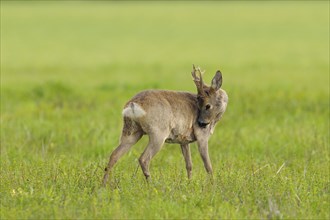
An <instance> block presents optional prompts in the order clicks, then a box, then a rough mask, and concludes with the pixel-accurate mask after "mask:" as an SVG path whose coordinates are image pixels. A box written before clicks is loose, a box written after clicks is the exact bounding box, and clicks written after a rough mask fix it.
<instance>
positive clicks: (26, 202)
mask: <svg viewBox="0 0 330 220" xmlns="http://www.w3.org/2000/svg"><path fill="white" fill-rule="evenodd" d="M192 64H195V65H200V66H201V68H202V69H205V70H206V74H205V79H206V81H208V82H209V81H210V80H211V79H212V77H213V75H214V73H215V71H216V70H217V69H220V70H221V71H222V73H223V78H224V82H223V89H225V90H226V91H227V93H228V95H229V105H228V109H227V112H226V113H225V115H224V118H223V120H222V121H221V122H220V124H219V125H218V127H217V128H216V130H215V133H214V135H213V136H212V137H211V139H210V143H209V144H210V155H211V160H212V162H213V166H214V168H215V174H214V176H215V180H214V181H215V182H214V184H210V183H209V182H207V181H206V182H204V180H205V179H206V174H205V172H204V167H203V165H202V162H201V159H200V158H199V155H198V151H197V149H196V147H195V145H193V146H192V154H193V155H192V156H193V162H194V171H193V172H194V174H193V175H194V179H193V181H192V182H187V181H186V180H185V179H186V177H185V168H184V163H183V159H182V156H181V153H180V148H179V147H178V146H175V145H165V147H164V148H163V150H162V151H161V152H160V153H159V154H158V155H157V156H156V158H155V159H154V160H153V161H152V164H151V174H152V176H153V180H154V185H151V186H149V187H148V186H146V185H144V179H143V175H142V173H141V172H140V171H139V172H138V173H137V174H135V173H136V168H137V165H138V162H137V158H138V157H139V155H140V154H141V153H142V151H143V149H144V146H145V144H146V139H143V140H142V141H141V142H140V143H138V144H137V146H136V147H134V148H133V149H132V150H131V151H130V152H129V153H128V154H127V155H125V156H124V157H123V158H122V159H121V160H120V161H119V163H118V165H117V166H116V167H115V170H114V180H113V181H114V182H115V185H116V186H117V187H114V188H111V189H107V190H101V189H99V183H100V180H101V178H102V175H103V168H104V166H105V164H106V163H107V159H108V155H109V154H110V152H111V151H112V150H113V149H114V147H116V145H117V143H118V139H119V135H120V130H121V126H122V122H121V110H122V107H123V105H124V104H125V102H126V101H127V100H128V99H129V98H130V97H132V96H133V95H134V94H136V93H137V92H139V91H141V90H143V89H171V90H185V91H190V92H195V90H196V89H195V87H194V84H193V83H192V80H191V76H190V72H191V68H192ZM0 120H1V194H0V197H1V218H193V217H194V218H329V212H328V211H327V210H328V206H329V160H330V159H329V158H330V157H329V2H327V1H299V2H298V1H297V2H294V1H290V2H285V1H271V2H254V1H248V2H236V1H234V2H229V1H224V2H197V1H196V2H195V1H194V2H104V1H97V2H88V1H86V2H84V1H83V2H80V1H79V2H78V1H77V2H76V1H68V2H64V1H61V2H56V1H47V2H46V1H44V2H43V1H31V2H24V1H12V2H11V1H1V119H0ZM282 165H283V167H282V168H281V169H280V167H281V166H282ZM255 174H256V175H255ZM173 180H175V181H173ZM141 187H142V188H141ZM141 189H143V190H141ZM159 204H161V205H159ZM41 207H42V208H41ZM191 207H194V209H192V208H191Z"/></svg>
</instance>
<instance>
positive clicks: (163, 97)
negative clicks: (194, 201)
mask: <svg viewBox="0 0 330 220" xmlns="http://www.w3.org/2000/svg"><path fill="white" fill-rule="evenodd" d="M196 73H199V74H198V75H196ZM202 74H203V72H202V71H201V70H200V68H199V67H198V68H195V66H193V71H192V76H193V81H194V82H195V85H196V87H197V95H196V94H193V93H189V92H177V91H165V90H146V91H142V92H140V93H138V94H137V95H135V96H134V97H133V98H132V99H131V100H130V101H128V102H127V104H126V105H125V107H124V110H123V112H122V114H123V120H124V125H123V130H122V134H121V138H120V144H119V146H118V147H117V148H116V149H115V150H114V151H113V152H112V154H111V156H110V160H109V163H108V166H107V167H106V168H105V175H104V178H103V184H104V185H106V182H107V179H108V177H109V172H110V170H111V169H112V167H113V166H114V164H115V163H116V162H117V161H118V159H119V158H120V157H121V156H122V155H123V154H124V153H126V152H127V151H128V150H129V149H130V148H131V147H132V145H134V144H135V143H136V142H138V140H140V138H141V137H142V136H143V135H145V134H147V135H148V136H149V143H148V145H147V147H146V148H145V150H144V152H143V153H142V155H141V156H140V158H139V163H140V166H141V168H142V171H143V173H144V175H145V177H146V179H147V180H148V178H149V177H150V173H149V163H150V160H151V159H152V158H153V157H154V156H155V154H156V153H157V152H158V151H159V150H160V149H161V147H162V145H163V144H164V142H166V143H177V144H180V145H181V150H182V154H183V157H184V159H185V163H186V169H187V174H188V178H190V177H191V172H192V162H191V153H190V147H189V144H190V143H192V142H195V141H197V145H198V150H199V153H200V155H201V157H202V159H203V162H204V166H205V169H206V171H207V172H208V173H210V174H212V165H211V161H210V157H209V153H208V139H209V137H210V135H211V134H212V133H213V130H214V127H215V124H216V123H217V122H218V121H219V120H220V118H221V117H222V115H223V113H224V112H225V110H226V107H227V103H228V96H227V94H226V92H225V91H224V90H222V89H220V87H221V85H222V75H221V72H220V71H219V70H218V71H217V72H216V74H215V76H214V78H213V79H212V82H211V86H207V85H205V84H204V83H203V79H202Z"/></svg>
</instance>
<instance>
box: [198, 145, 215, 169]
mask: <svg viewBox="0 0 330 220" xmlns="http://www.w3.org/2000/svg"><path fill="white" fill-rule="evenodd" d="M197 145H198V150H199V153H200V155H201V157H202V159H203V162H204V167H205V169H206V172H208V173H209V174H212V172H213V170H212V165H211V160H210V156H209V151H208V141H207V140H200V141H197Z"/></svg>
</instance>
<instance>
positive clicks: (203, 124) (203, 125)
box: [198, 121, 210, 128]
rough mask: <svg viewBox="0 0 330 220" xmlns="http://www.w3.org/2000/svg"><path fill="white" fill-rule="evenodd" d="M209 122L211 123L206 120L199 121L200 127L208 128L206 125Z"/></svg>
mask: <svg viewBox="0 0 330 220" xmlns="http://www.w3.org/2000/svg"><path fill="white" fill-rule="evenodd" d="M208 124H210V123H205V122H202V121H198V125H199V127H201V128H206V126H207V125H208Z"/></svg>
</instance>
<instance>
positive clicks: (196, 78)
mask: <svg viewBox="0 0 330 220" xmlns="http://www.w3.org/2000/svg"><path fill="white" fill-rule="evenodd" d="M196 72H198V73H199V76H197V75H196ZM204 73H205V71H202V70H201V68H200V67H197V68H196V67H195V65H193V70H192V72H191V75H192V77H193V80H194V82H195V85H196V87H197V91H198V93H199V94H204V89H203V87H204V82H203V77H202V76H203V74H204Z"/></svg>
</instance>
